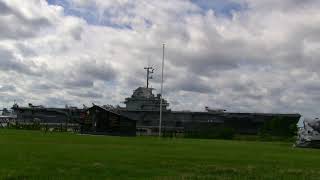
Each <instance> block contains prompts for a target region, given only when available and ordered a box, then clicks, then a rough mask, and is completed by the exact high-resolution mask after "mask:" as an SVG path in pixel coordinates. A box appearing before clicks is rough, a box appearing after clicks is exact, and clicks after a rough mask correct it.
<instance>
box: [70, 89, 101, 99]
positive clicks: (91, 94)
mask: <svg viewBox="0 0 320 180" xmlns="http://www.w3.org/2000/svg"><path fill="white" fill-rule="evenodd" d="M69 94H71V95H73V96H78V97H82V98H94V99H96V98H103V94H101V93H96V92H93V91H86V92H77V91H71V92H69Z"/></svg>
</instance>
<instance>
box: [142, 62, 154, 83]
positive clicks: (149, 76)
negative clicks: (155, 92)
mask: <svg viewBox="0 0 320 180" xmlns="http://www.w3.org/2000/svg"><path fill="white" fill-rule="evenodd" d="M144 69H145V70H146V71H147V88H149V79H152V75H151V74H152V73H153V71H154V69H153V67H151V66H148V67H145V68H144Z"/></svg>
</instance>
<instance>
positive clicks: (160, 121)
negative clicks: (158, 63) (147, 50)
mask: <svg viewBox="0 0 320 180" xmlns="http://www.w3.org/2000/svg"><path fill="white" fill-rule="evenodd" d="M164 46H165V44H163V45H162V70H161V90H160V120H159V137H161V123H162V91H163V69H164Z"/></svg>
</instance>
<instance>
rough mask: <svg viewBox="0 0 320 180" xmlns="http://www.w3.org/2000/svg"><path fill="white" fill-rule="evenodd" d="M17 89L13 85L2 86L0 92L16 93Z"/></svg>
mask: <svg viewBox="0 0 320 180" xmlns="http://www.w3.org/2000/svg"><path fill="white" fill-rule="evenodd" d="M15 91H16V87H15V86H12V85H3V86H0V92H15Z"/></svg>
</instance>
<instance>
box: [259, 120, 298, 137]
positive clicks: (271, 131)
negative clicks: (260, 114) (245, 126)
mask: <svg viewBox="0 0 320 180" xmlns="http://www.w3.org/2000/svg"><path fill="white" fill-rule="evenodd" d="M296 123H297V122H295V121H292V119H290V118H284V117H275V118H273V119H272V120H270V121H266V122H265V123H264V125H263V127H262V128H261V129H260V132H259V135H260V137H261V138H262V139H270V138H271V137H274V136H278V137H286V138H288V137H293V136H295V135H296V133H297V125H296Z"/></svg>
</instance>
